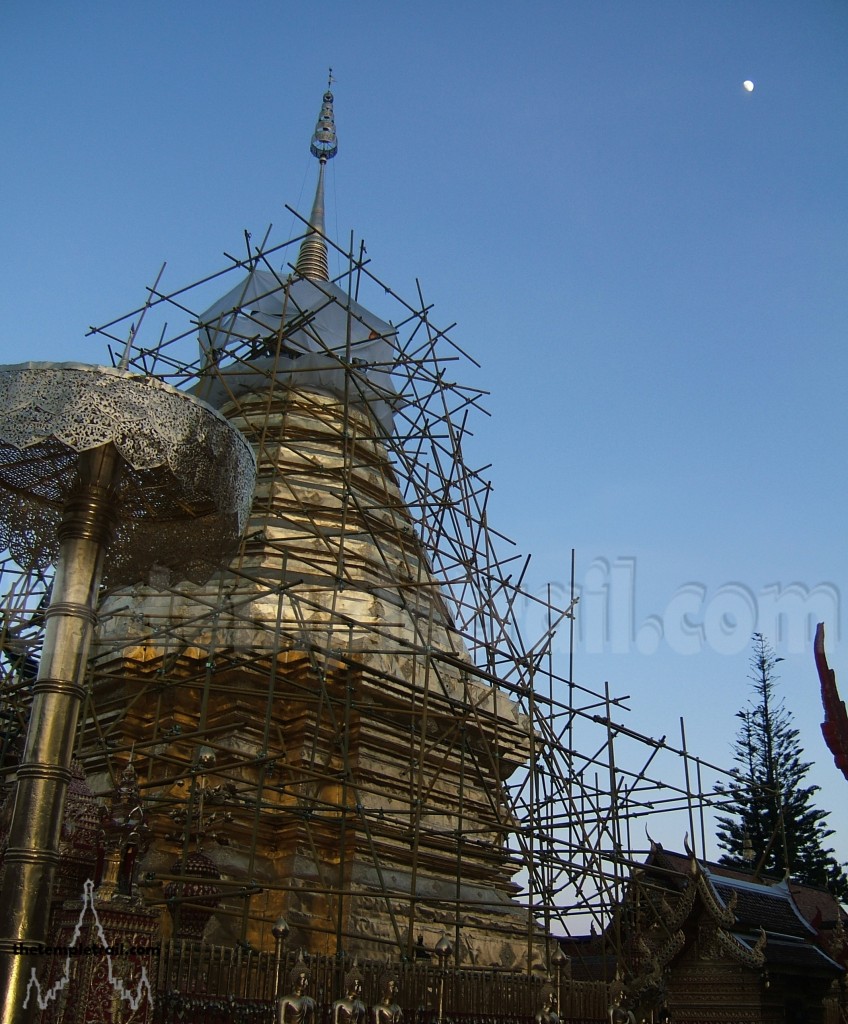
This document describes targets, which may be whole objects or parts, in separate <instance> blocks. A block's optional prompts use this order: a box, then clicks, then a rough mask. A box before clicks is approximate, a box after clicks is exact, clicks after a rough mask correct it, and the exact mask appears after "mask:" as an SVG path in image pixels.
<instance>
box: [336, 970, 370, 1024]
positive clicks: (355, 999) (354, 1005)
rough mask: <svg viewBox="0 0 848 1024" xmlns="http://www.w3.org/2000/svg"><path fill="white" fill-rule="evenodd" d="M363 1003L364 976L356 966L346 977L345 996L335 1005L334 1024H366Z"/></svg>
mask: <svg viewBox="0 0 848 1024" xmlns="http://www.w3.org/2000/svg"><path fill="white" fill-rule="evenodd" d="M365 1018H366V1011H365V1003H363V1002H362V975H361V974H360V973H359V968H358V967H357V966H356V963H355V962H354V965H353V967H352V969H351V970H350V971H349V972H348V974H347V976H346V977H345V994H344V996H343V997H342V998H341V999H337V1000H336V1001H335V1002H334V1003H333V1024H366V1020H365Z"/></svg>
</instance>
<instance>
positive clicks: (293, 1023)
mask: <svg viewBox="0 0 848 1024" xmlns="http://www.w3.org/2000/svg"><path fill="white" fill-rule="evenodd" d="M291 989H292V990H291V992H290V993H289V994H288V995H284V996H280V997H279V998H278V999H277V1007H276V1013H275V1016H274V1021H275V1024H315V1016H316V1014H315V1000H314V999H313V998H312V996H310V995H308V994H307V993H308V991H309V971H308V970H307V968H306V964H304V963H303V962H302V960H301V961H299V962H298V963H297V964H296V965H295V967H294V970H293V971H292V972H291Z"/></svg>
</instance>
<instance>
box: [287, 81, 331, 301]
mask: <svg viewBox="0 0 848 1024" xmlns="http://www.w3.org/2000/svg"><path fill="white" fill-rule="evenodd" d="M334 81H335V79H334V78H333V69H332V68H330V73H329V76H328V79H327V91H326V92H325V93H324V98H323V100H322V102H321V112H320V113H319V115H318V123H317V124H316V125H315V132H314V133H313V135H312V141H311V142H310V145H309V151H310V153H312V155H313V156H315V157H317V158H318V161H319V164H320V167H319V170H318V185H317V187H316V189H315V201H314V202H313V204H312V213H311V214H310V216H309V227H310V229H311V230H310V231H309V233H308V234H307V236H306V238H304V240H303V242H302V243H301V246H300V252H299V253H298V257H297V263H296V264H295V270H296V271H297V273H298V274H300V275H301V276H302V277H308V278H312V279H313V280H316V281H329V279H330V266H329V262H328V260H327V243H326V242H325V241H324V239H323V237H321V236H322V235H323V233H324V167H325V165H326V163H327V161H328V160H332V158H333V157H334V156H335V155H336V153H338V151H339V143H338V139H337V138H336V122H335V120H334V117H333V94H332V92H331V91H330V86H331V85H332V84H333V82H334Z"/></svg>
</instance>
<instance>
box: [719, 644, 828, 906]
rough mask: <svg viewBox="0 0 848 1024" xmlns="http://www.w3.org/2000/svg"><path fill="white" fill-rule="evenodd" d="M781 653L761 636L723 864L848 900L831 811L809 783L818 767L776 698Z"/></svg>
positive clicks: (722, 828) (738, 747) (730, 797)
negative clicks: (833, 843)
mask: <svg viewBox="0 0 848 1024" xmlns="http://www.w3.org/2000/svg"><path fill="white" fill-rule="evenodd" d="M781 660H782V659H781V658H776V657H775V656H774V651H773V650H772V648H771V645H770V644H769V642H768V640H766V638H765V637H764V636H763V635H762V634H760V633H755V634H754V636H753V654H752V657H751V675H750V679H751V680H752V682H753V691H754V696H753V699H752V701H751V702H750V704H749V705H748V707H746V708H743V709H742V710H741V711H739V712H737V715H736V717H737V718H738V719H739V720H740V722H741V723H742V724H741V725H740V727H739V732H738V733H737V736H736V742H735V744H734V748H733V751H734V752H733V760H734V761H735V763H736V765H737V768H736V771H735V772H734V776H733V779H732V781H730V782H725V783H720V784H719V785H717V786H716V792H717V793H718V794H720V796H721V798H722V800H721V807H722V809H723V810H724V811H725V812H727V813H726V814H725V815H724V816H722V817H719V818H718V829H717V836H718V845H719V846H720V847H721V849H723V850H725V851H727V852H726V853H725V854H724V856H722V858H721V863H722V864H727V865H732V866H734V867H738V868H743V869H745V868H748V869H750V868H751V867H756V868H757V869H758V873H759V874H760V875H763V874H766V875H771V876H777V877H783V876H784V875H787V874H788V875H789V876H790V877H791V878H792V879H793V880H794V881H797V882H802V883H806V884H808V885H818V886H823V887H827V888H828V889H830V891H831V892H833V893H834V894H835V895H837V896H839V897H840V898H846V897H848V876H846V874H845V872H844V871H843V868H842V865H841V864H839V862H838V861H837V860H836V858H835V857H834V855H833V850H832V849H829V848H828V847H827V846H826V841H827V839H828V837H829V836H832V835H833V829H829V828H827V826H826V819H827V812H826V811H822V810H818V809H817V808H815V807H814V806H813V802H812V801H813V797H814V796H815V794H816V792H817V791H818V789H819V787H818V786H805V785H804V784H803V783H804V779H805V778H806V775H807V772H808V771H809V770H810V767H811V764H810V762H807V761H804V760H803V753H804V751H803V748H802V746H801V743H800V740H799V733H798V730H797V729H795V728H793V725H792V715H791V713H790V712H789V711H787V710H786V708H785V707H784V705H783V702H782V701H781V700H780V699H779V698H778V697H777V695H776V693H775V686H776V682H777V678H778V677H777V674H776V672H775V666H776V665H777V663H778V662H779V661H781Z"/></svg>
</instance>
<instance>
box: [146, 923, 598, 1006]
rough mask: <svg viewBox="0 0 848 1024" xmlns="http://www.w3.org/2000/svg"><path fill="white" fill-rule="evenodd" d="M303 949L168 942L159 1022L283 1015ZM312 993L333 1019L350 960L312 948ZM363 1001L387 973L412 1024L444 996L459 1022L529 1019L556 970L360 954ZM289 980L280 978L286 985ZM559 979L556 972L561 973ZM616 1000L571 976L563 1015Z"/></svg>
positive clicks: (377, 991)
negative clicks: (543, 972) (280, 1002)
mask: <svg viewBox="0 0 848 1024" xmlns="http://www.w3.org/2000/svg"><path fill="white" fill-rule="evenodd" d="M298 956H299V954H297V953H294V952H285V953H281V954H280V955H279V956H278V955H276V954H274V953H259V952H256V951H254V950H250V949H246V948H240V947H236V948H231V947H228V946H208V945H204V946H199V945H198V944H196V943H192V942H187V941H172V942H167V943H163V944H162V947H161V951H160V956H159V961H158V964H157V965H156V999H155V1004H154V1009H153V1015H152V1022H153V1024H273V1022H274V1000H275V997H276V995H277V993H278V991H279V992H280V993H283V992H288V991H289V990H290V975H291V972H292V970H294V968H295V967H296V966H299V965H300V961H299V960H298ZM305 964H306V966H307V968H308V970H309V974H310V990H309V991H310V995H311V996H312V997H313V999H315V1002H316V1003H317V1007H318V1020H317V1022H316V1024H331V1018H332V1004H333V1002H334V1001H335V1000H336V999H339V998H341V996H342V995H343V994H344V979H345V975H346V974H347V972H348V971H349V970H350V969H351V967H352V966H353V961H352V960H350V959H339V958H336V957H326V956H309V957H306V958H305ZM357 967H358V968H359V972H360V973H361V975H362V1000H363V1002H364V1003H365V1005H366V1006H369V1007H370V1006H373V1005H374V1004H375V1003H377V1002H378V1001H379V999H380V997H381V995H382V992H383V984H384V980H385V977H386V975H387V974H390V975H391V976H392V977H394V978H395V980H396V981H397V983H398V993H397V996H396V998H397V1002H398V1004H399V1005H400V1006H401V1007H402V1008H403V1011H404V1017H405V1020H406V1021H407V1022H408V1024H432V1022H434V1021H436V1019H437V1017H438V1007H439V1001H440V995H441V996H442V998H443V1007H444V1015H445V1017H446V1018H447V1019H449V1020H450V1021H452V1022H454V1024H460V1022H463V1024H488V1022H492V1024H494V1022H497V1024H529V1022H532V1021H534V1019H535V1016H536V1013H537V1012H538V1010H539V1008H540V1006H541V995H540V993H541V988H542V985H543V984H544V983H545V981H546V980H547V979H544V978H540V977H538V976H536V975H529V976H528V975H527V974H525V973H521V972H518V971H509V970H503V969H496V968H454V967H451V966H448V967H445V968H442V967H441V966H440V965H439V964H438V963H437V962H435V961H431V960H416V961H414V962H411V963H389V962H380V961H374V960H362V961H357ZM278 981H279V984H278ZM554 985H555V979H554ZM608 1006H609V999H608V990H607V986H606V984H604V983H603V982H574V981H571V980H570V979H569V980H565V979H563V980H562V982H561V992H560V998H559V1007H560V1009H559V1015H560V1017H561V1019H562V1020H563V1021H574V1022H584V1021H585V1022H589V1021H605V1020H606V1019H607V1009H608Z"/></svg>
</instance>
